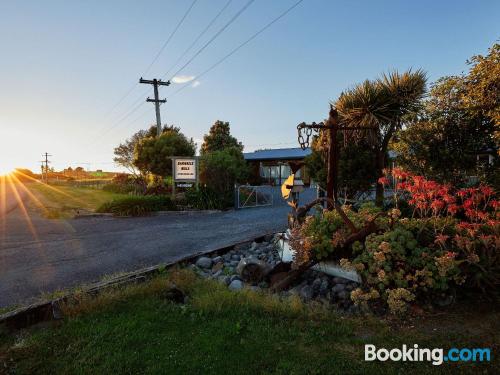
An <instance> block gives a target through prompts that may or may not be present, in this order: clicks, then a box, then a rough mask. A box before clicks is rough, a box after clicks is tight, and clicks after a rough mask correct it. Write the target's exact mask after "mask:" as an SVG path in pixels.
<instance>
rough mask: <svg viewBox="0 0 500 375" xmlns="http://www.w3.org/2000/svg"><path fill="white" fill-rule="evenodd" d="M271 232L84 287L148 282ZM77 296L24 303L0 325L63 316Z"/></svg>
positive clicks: (96, 289) (92, 291)
mask: <svg viewBox="0 0 500 375" xmlns="http://www.w3.org/2000/svg"><path fill="white" fill-rule="evenodd" d="M268 235H274V232H267V233H263V234H262V235H259V236H257V237H255V236H254V237H249V238H247V239H244V240H242V241H238V242H236V243H233V244H230V245H228V246H225V247H221V248H216V249H211V250H207V251H202V252H198V253H195V254H191V255H188V256H185V257H183V258H180V259H178V260H176V261H173V262H169V263H164V264H157V265H155V266H151V267H147V268H142V269H139V270H137V271H132V272H129V273H126V274H125V275H120V276H117V277H115V278H113V279H110V280H106V281H100V282H97V283H94V284H90V285H89V286H87V287H86V288H85V289H84V290H83V293H85V294H87V295H89V296H96V295H98V294H99V293H100V292H101V291H103V290H105V289H108V288H112V287H117V286H122V285H128V284H132V283H139V282H144V281H146V280H148V279H151V278H152V277H153V276H155V275H157V274H159V273H160V271H162V270H165V269H168V268H171V267H173V266H175V265H177V264H180V263H183V262H188V261H191V260H194V259H196V258H198V257H199V256H201V255H209V254H213V253H220V254H223V253H226V252H227V251H229V250H231V249H233V248H234V247H235V246H238V245H242V244H245V243H249V242H253V241H257V242H260V241H262V240H263V239H264V238H265V237H266V236H268ZM74 296H75V293H72V292H69V293H67V294H66V295H64V296H62V297H59V298H56V299H51V300H45V301H40V302H36V303H33V304H31V305H28V306H24V307H20V308H17V309H15V310H13V311H10V312H7V313H5V314H2V315H0V326H1V325H3V326H5V327H7V328H8V329H10V330H18V329H21V328H26V327H29V326H31V325H34V324H37V323H41V322H44V321H50V320H59V319H62V314H61V310H60V305H61V304H63V303H65V302H67V301H71V299H72V297H74Z"/></svg>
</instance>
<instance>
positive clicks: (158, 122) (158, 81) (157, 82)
mask: <svg viewBox="0 0 500 375" xmlns="http://www.w3.org/2000/svg"><path fill="white" fill-rule="evenodd" d="M139 83H146V84H148V85H153V88H154V94H155V98H154V99H150V98H149V97H148V98H147V99H146V101H147V102H152V103H155V108H156V128H157V134H158V136H160V135H161V117H160V103H165V102H166V101H167V100H166V99H159V98H158V86H169V85H170V81H167V82H164V81H162V80H161V79H156V78H155V79H153V80H150V79H143V78H142V77H141V79H140V80H139Z"/></svg>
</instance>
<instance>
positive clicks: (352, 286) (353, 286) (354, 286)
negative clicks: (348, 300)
mask: <svg viewBox="0 0 500 375" xmlns="http://www.w3.org/2000/svg"><path fill="white" fill-rule="evenodd" d="M354 289H356V285H355V284H347V285H346V287H345V290H347V291H349V292H351V291H353V290H354Z"/></svg>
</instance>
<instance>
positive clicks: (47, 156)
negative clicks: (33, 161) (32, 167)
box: [42, 152, 52, 183]
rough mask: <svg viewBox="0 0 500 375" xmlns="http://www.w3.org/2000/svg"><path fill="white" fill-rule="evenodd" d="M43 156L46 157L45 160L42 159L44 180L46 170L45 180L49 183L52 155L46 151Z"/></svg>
mask: <svg viewBox="0 0 500 375" xmlns="http://www.w3.org/2000/svg"><path fill="white" fill-rule="evenodd" d="M42 156H43V157H44V158H45V159H44V160H42V181H43V180H44V171H45V182H46V183H47V182H48V181H49V163H50V161H49V156H52V155H50V154H49V153H47V152H46V153H45V154H43V155H42ZM44 163H45V166H44Z"/></svg>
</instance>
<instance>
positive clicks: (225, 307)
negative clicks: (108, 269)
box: [0, 270, 498, 374]
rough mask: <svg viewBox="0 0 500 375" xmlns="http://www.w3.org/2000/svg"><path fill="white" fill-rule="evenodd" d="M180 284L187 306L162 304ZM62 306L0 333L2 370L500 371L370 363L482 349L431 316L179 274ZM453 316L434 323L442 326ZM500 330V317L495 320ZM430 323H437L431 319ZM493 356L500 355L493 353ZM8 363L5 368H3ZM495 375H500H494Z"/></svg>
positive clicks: (476, 337)
mask: <svg viewBox="0 0 500 375" xmlns="http://www.w3.org/2000/svg"><path fill="white" fill-rule="evenodd" d="M171 283H175V285H177V287H179V288H180V289H182V290H183V291H185V292H186V293H187V294H188V296H189V302H188V303H187V304H185V305H178V304H174V303H172V302H170V301H168V300H166V299H165V298H164V297H163V292H164V290H165V289H166V287H167V286H168V285H170V284H171ZM77 299H78V300H79V303H72V304H70V305H67V306H64V307H63V311H64V312H65V313H66V316H67V317H66V318H65V320H64V321H63V322H61V323H59V324H54V325H49V326H44V327H37V328H32V329H30V330H25V331H23V332H20V333H17V334H8V333H5V332H4V333H3V334H0V336H1V338H0V339H1V346H0V372H2V369H3V370H5V372H7V373H13V374H31V373H37V374H66V373H71V374H96V373H117V374H120V373H131V374H136V373H141V374H143V373H147V374H156V373H157V374H201V373H203V374H225V373H234V374H270V373H273V374H372V373H373V374H375V373H382V372H383V373H386V374H397V373H407V374H411V373H415V374H416V373H418V374H421V373H457V372H465V373H488V371H490V372H491V373H494V370H495V369H494V368H493V367H492V364H491V363H490V364H489V366H490V367H488V364H484V363H483V364H476V365H473V364H470V363H467V364H463V365H461V366H457V365H450V364H444V365H442V366H432V365H431V364H428V363H420V364H415V363H408V362H406V363H390V362H385V363H373V362H364V361H363V355H364V354H363V350H364V344H365V343H371V344H375V345H376V346H377V347H387V348H392V347H400V346H401V345H402V344H403V343H406V344H413V343H418V344H419V345H420V346H421V347H423V346H424V345H426V346H427V347H431V348H433V347H441V346H442V347H445V348H448V347H450V346H457V347H461V346H463V347H472V346H485V341H484V336H483V335H484V334H485V332H483V331H482V330H481V332H479V331H477V332H475V333H473V334H471V333H470V332H468V331H467V330H466V329H465V328H464V326H461V327H462V328H461V329H460V330H452V331H449V330H446V331H441V330H435V329H434V328H431V327H432V325H430V326H429V319H425V320H423V321H422V322H420V323H418V324H420V326H417V327H414V328H413V329H412V328H408V327H407V328H405V329H402V328H400V327H398V326H397V325H392V324H389V323H388V322H387V321H383V320H380V319H376V318H373V317H357V318H356V317H354V318H347V317H342V316H339V315H337V314H335V313H333V312H332V311H328V310H326V309H325V308H324V307H321V306H313V307H306V306H304V305H303V304H302V303H301V302H300V300H299V299H298V298H296V297H295V298H289V299H286V300H282V301H280V300H279V299H277V298H276V297H275V296H271V295H268V294H264V293H256V292H253V291H250V290H244V291H242V292H230V291H229V290H228V289H227V288H226V287H225V286H222V285H220V284H218V283H216V282H213V281H206V280H200V279H198V278H197V277H196V276H195V275H194V274H193V273H192V272H190V271H186V270H181V271H175V272H170V273H168V274H167V275H166V276H165V275H163V276H159V277H157V278H155V279H153V280H151V281H148V282H146V283H143V284H139V285H134V286H129V287H125V288H122V289H117V290H112V291H108V292H105V293H103V294H101V295H100V296H99V297H97V298H94V299H89V298H88V297H83V296H81V297H78V298H77ZM446 319H447V317H441V318H440V320H439V322H436V327H440V326H441V325H442V322H443V321H444V320H446ZM489 319H490V320H491V322H490V323H491V327H489V328H486V329H485V330H486V331H488V329H489V330H490V332H491V330H494V327H495V322H496V320H497V319H498V316H490V317H489ZM430 321H431V322H432V319H430ZM481 321H482V322H483V323H484V321H485V319H484V318H481ZM493 356H495V354H493ZM2 362H3V363H2ZM497 373H498V372H497Z"/></svg>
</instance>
